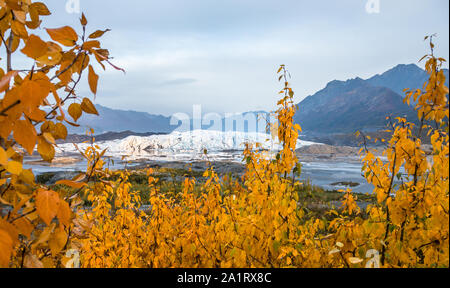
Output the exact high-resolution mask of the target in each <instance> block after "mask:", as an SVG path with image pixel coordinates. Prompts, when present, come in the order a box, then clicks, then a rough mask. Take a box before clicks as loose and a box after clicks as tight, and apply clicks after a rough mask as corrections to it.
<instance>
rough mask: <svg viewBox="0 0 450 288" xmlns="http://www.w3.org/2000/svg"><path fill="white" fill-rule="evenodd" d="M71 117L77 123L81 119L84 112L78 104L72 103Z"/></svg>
mask: <svg viewBox="0 0 450 288" xmlns="http://www.w3.org/2000/svg"><path fill="white" fill-rule="evenodd" d="M68 112H69V115H70V116H72V118H73V120H75V122H76V121H77V120H78V119H79V118H80V117H81V115H82V114H83V111H82V110H81V105H80V104H78V103H72V104H70V106H69V109H68Z"/></svg>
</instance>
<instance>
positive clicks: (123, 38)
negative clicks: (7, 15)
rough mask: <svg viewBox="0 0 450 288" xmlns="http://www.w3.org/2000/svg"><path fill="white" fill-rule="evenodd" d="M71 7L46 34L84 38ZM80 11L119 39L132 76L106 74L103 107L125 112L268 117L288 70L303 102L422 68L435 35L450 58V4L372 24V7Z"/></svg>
mask: <svg viewBox="0 0 450 288" xmlns="http://www.w3.org/2000/svg"><path fill="white" fill-rule="evenodd" d="M67 1H74V0H48V1H44V2H46V3H47V5H48V7H49V8H50V10H51V11H52V12H53V15H52V16H50V17H46V18H44V23H43V24H42V27H43V28H44V27H48V28H56V27H60V26H64V25H71V26H73V27H77V29H79V22H78V18H79V17H80V14H77V13H68V12H67V11H66V3H67ZM79 1H80V6H81V11H84V12H85V14H86V16H87V18H88V20H89V26H88V28H89V29H91V30H90V31H92V30H95V29H97V28H101V29H104V28H110V29H112V31H111V32H109V33H108V34H106V35H105V36H104V38H103V46H104V47H105V48H108V49H110V52H111V54H112V56H114V58H115V59H114V61H113V62H114V63H115V64H117V65H119V66H121V67H123V68H124V69H125V70H126V71H127V74H126V75H124V74H123V73H121V72H119V71H116V70H111V69H109V70H108V71H106V72H102V73H100V76H101V78H100V84H99V85H100V86H99V93H98V96H97V99H96V102H97V103H98V104H102V105H105V106H108V107H111V108H117V109H125V110H128V109H130V110H137V111H145V112H149V113H154V114H164V115H171V114H172V113H176V112H190V111H192V105H193V104H201V105H202V107H203V111H204V112H218V113H225V112H243V111H249V110H269V109H273V108H274V106H275V104H276V99H277V92H278V91H279V89H280V85H279V84H278V83H277V79H276V76H275V73H276V70H277V67H278V65H279V64H286V65H287V66H288V68H289V70H290V72H291V74H292V77H293V79H292V83H293V88H294V90H295V91H296V97H297V99H298V100H299V101H300V100H301V99H303V98H304V97H306V96H308V95H310V94H313V93H315V92H317V91H318V90H320V89H322V88H323V87H325V85H326V83H328V82H329V81H331V80H334V79H338V80H346V79H348V78H355V77H357V76H359V77H362V78H368V77H371V76H372V75H374V74H378V73H382V72H384V71H386V70H388V69H390V68H392V67H394V66H395V65H397V64H400V63H402V64H409V63H417V61H418V60H419V59H420V58H421V57H422V56H423V55H424V54H425V53H426V52H428V51H427V45H426V44H425V43H424V42H423V38H424V36H425V35H428V34H431V33H437V34H438V38H437V39H436V44H437V46H438V49H437V50H436V53H437V54H438V55H439V56H443V57H445V58H446V59H448V58H449V38H448V37H449V36H448V34H449V24H448V21H449V12H448V11H449V7H448V6H449V1H448V0H380V2H379V3H380V7H379V8H380V10H379V13H372V14H369V13H367V11H366V3H367V1H368V0H339V1H335V0H314V1H313V0H309V1H303V0H164V1H161V0H158V1H156V0H127V1H124V0H121V1H119V0H79ZM72 12H73V11H72ZM97 70H99V67H98V68H97ZM99 72H100V71H99ZM81 92H83V93H88V89H87V87H86V85H84V86H82V87H81Z"/></svg>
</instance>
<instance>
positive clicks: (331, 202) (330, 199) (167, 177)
mask: <svg viewBox="0 0 450 288" xmlns="http://www.w3.org/2000/svg"><path fill="white" fill-rule="evenodd" d="M57 174H58V173H54V172H49V173H43V174H41V175H38V176H37V177H36V178H37V179H36V181H37V182H38V183H39V184H51V182H53V183H54V180H55V178H56V177H57V176H58V175H57ZM224 175H225V174H224ZM224 175H220V176H224ZM226 175H227V177H226V178H227V179H235V180H238V181H239V182H241V179H240V177H236V176H234V175H232V174H231V173H227V174H226ZM152 177H154V178H156V179H158V181H157V184H156V185H157V186H158V188H159V190H160V192H161V193H163V194H172V195H173V194H175V195H176V194H178V193H181V192H182V191H183V181H184V179H185V178H186V177H190V178H195V179H196V181H197V184H199V185H197V186H196V187H197V188H196V190H195V192H198V193H201V190H200V186H201V184H203V183H204V182H205V181H206V178H205V177H203V172H201V171H195V170H192V169H190V168H189V167H186V169H180V168H159V169H154V173H153V174H152ZM95 181H96V180H95V179H92V182H91V183H90V185H93V184H94V183H95ZM129 183H131V185H132V187H131V190H132V191H133V192H138V194H139V196H140V197H141V201H142V204H143V205H148V204H149V197H150V187H149V186H148V177H147V173H146V170H145V169H139V170H134V171H131V173H130V176H129ZM229 183H230V182H229V181H227V182H225V181H223V185H224V186H226V185H229ZM335 184H336V185H337V184H339V185H343V186H350V187H354V186H355V184H357V183H350V182H349V183H346V182H339V183H335ZM50 188H51V189H56V190H59V191H63V192H64V191H65V194H66V195H70V194H71V193H73V192H74V190H75V189H73V188H70V187H67V186H61V185H54V184H53V185H51V186H50ZM230 189H231V187H230ZM63 194H64V193H63ZM298 194H299V202H300V203H301V206H302V207H304V208H305V211H306V212H307V213H308V215H310V216H311V217H313V216H322V217H325V216H327V218H328V216H330V215H328V213H327V212H329V211H330V210H331V209H338V208H339V207H340V206H341V201H342V197H343V196H344V194H343V193H342V192H339V191H337V190H333V191H328V190H324V189H322V188H321V187H318V186H314V185H312V183H311V182H310V181H306V183H303V185H301V186H299V187H298ZM82 200H83V201H84V202H85V205H87V204H90V203H88V201H87V199H86V198H85V197H82ZM373 203H376V199H375V197H374V196H372V195H367V194H357V204H358V205H359V206H360V207H361V208H365V207H366V206H367V205H368V204H373Z"/></svg>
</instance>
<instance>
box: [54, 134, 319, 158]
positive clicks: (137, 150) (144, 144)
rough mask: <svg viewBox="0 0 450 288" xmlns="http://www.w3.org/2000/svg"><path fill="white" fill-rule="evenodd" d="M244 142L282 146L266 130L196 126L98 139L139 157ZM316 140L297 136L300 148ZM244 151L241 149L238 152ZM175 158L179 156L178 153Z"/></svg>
mask: <svg viewBox="0 0 450 288" xmlns="http://www.w3.org/2000/svg"><path fill="white" fill-rule="evenodd" d="M245 143H260V144H261V148H263V149H267V150H278V149H280V145H279V143H277V141H274V140H272V137H271V136H270V135H268V134H264V133H256V132H253V133H245V132H221V131H210V130H194V131H188V132H172V133H171V134H167V135H152V136H147V137H140V136H129V137H127V138H125V139H121V140H112V141H104V142H96V144H97V145H98V146H99V147H100V149H102V150H103V149H107V152H106V153H105V155H107V156H112V157H119V158H120V157H121V156H129V158H128V159H130V158H131V159H139V158H141V159H142V158H155V157H156V158H160V157H172V158H173V157H175V155H178V156H184V157H179V158H190V159H192V158H198V157H199V156H201V155H203V154H204V153H203V151H204V150H205V149H206V150H207V151H208V155H212V156H224V155H225V154H226V153H224V152H232V151H235V152H237V151H242V150H244V148H245ZM313 144H317V143H314V142H308V141H301V140H298V143H297V148H299V147H302V146H309V145H313ZM89 145H90V144H89V143H81V144H78V147H80V148H81V149H83V150H84V149H86V148H87V147H88V146H89ZM72 152H76V149H75V146H74V145H73V144H71V143H65V144H59V145H58V148H57V153H59V154H64V153H72ZM239 154H241V153H239ZM175 158H176V157H175Z"/></svg>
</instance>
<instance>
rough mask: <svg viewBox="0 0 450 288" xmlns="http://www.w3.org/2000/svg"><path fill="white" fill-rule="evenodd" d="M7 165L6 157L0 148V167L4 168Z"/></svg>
mask: <svg viewBox="0 0 450 288" xmlns="http://www.w3.org/2000/svg"><path fill="white" fill-rule="evenodd" d="M7 163H8V155H6V152H5V150H3V148H2V147H0V165H3V166H6V164H7Z"/></svg>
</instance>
